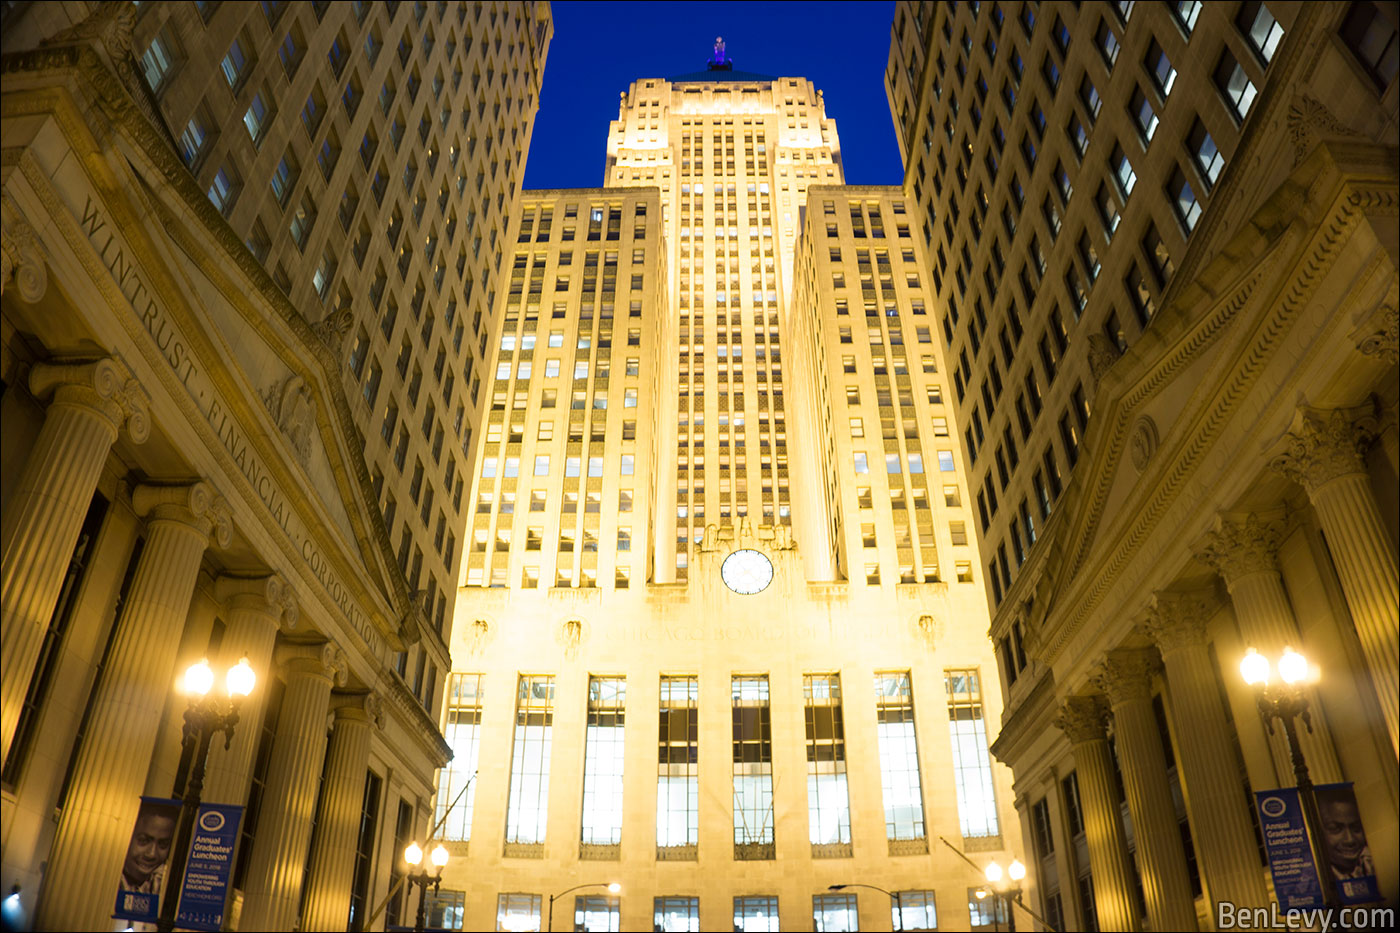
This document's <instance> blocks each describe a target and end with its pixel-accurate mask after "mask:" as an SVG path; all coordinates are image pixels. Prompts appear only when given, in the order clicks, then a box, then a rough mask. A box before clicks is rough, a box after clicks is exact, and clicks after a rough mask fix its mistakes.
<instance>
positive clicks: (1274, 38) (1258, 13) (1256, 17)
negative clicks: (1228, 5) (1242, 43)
mask: <svg viewBox="0 0 1400 933" xmlns="http://www.w3.org/2000/svg"><path fill="white" fill-rule="evenodd" d="M1235 22H1237V23H1238V24H1239V26H1240V29H1241V30H1243V31H1244V34H1245V35H1246V36H1247V37H1248V38H1249V44H1250V45H1252V46H1253V47H1254V51H1255V52H1257V53H1258V54H1259V57H1260V58H1262V59H1263V60H1264V61H1265V63H1267V62H1269V61H1271V60H1272V59H1273V57H1274V52H1275V51H1276V50H1277V49H1278V44H1279V43H1280V42H1281V41H1283V27H1282V26H1280V25H1279V24H1278V20H1276V19H1274V15H1273V14H1272V13H1270V12H1269V8H1268V6H1266V5H1265V4H1263V3H1260V2H1259V0H1251V2H1249V3H1244V4H1241V5H1240V11H1239V13H1238V14H1236V16H1235Z"/></svg>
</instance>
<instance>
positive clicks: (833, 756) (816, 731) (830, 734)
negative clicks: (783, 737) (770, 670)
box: [802, 674, 851, 846]
mask: <svg viewBox="0 0 1400 933" xmlns="http://www.w3.org/2000/svg"><path fill="white" fill-rule="evenodd" d="M802 694H803V699H804V700H805V711H804V712H805V718H806V723H807V831H808V838H809V839H810V840H811V843H812V845H814V846H822V845H850V843H851V798H850V792H849V789H848V787H847V783H846V733H845V726H844V718H843V717H842V715H841V677H840V675H839V674H804V675H803V677H802Z"/></svg>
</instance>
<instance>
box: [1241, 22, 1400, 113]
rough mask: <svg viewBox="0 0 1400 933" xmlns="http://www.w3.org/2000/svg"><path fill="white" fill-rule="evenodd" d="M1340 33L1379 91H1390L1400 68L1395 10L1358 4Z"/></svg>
mask: <svg viewBox="0 0 1400 933" xmlns="http://www.w3.org/2000/svg"><path fill="white" fill-rule="evenodd" d="M1247 5H1248V4H1246V6H1247ZM1338 32H1339V33H1340V35H1341V37H1342V41H1343V42H1345V43H1346V46H1347V48H1348V49H1350V50H1351V53H1352V55H1354V56H1356V60H1357V61H1358V62H1359V63H1360V64H1361V67H1363V68H1365V69H1366V74H1367V75H1369V76H1370V78H1371V80H1372V81H1374V82H1375V84H1376V87H1377V88H1378V89H1379V90H1381V91H1384V90H1385V89H1386V88H1388V87H1390V83H1391V82H1392V81H1394V80H1395V74H1396V70H1397V66H1400V47H1398V46H1397V42H1396V39H1397V30H1396V22H1395V10H1394V9H1393V7H1391V8H1389V9H1387V8H1386V7H1384V6H1382V5H1381V4H1379V3H1374V2H1372V0H1356V2H1355V3H1352V5H1351V7H1350V8H1349V9H1348V10H1347V15H1346V18H1345V19H1343V20H1342V26H1341V29H1339V30H1338Z"/></svg>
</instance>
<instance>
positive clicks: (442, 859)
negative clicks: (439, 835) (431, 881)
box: [432, 843, 447, 870]
mask: <svg viewBox="0 0 1400 933" xmlns="http://www.w3.org/2000/svg"><path fill="white" fill-rule="evenodd" d="M432 858H433V865H434V867H436V868H437V869H439V870H441V869H442V867H443V866H444V865H446V864H447V849H446V847H444V846H443V845H442V844H441V843H438V845H437V846H436V847H435V848H434V849H433V855H432Z"/></svg>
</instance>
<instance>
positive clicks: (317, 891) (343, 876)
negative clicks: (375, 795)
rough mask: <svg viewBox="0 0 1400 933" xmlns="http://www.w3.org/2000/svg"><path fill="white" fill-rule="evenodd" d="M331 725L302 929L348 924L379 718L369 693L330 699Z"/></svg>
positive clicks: (375, 700) (330, 927)
mask: <svg viewBox="0 0 1400 933" xmlns="http://www.w3.org/2000/svg"><path fill="white" fill-rule="evenodd" d="M332 705H333V706H334V707H335V725H334V727H333V728H332V730H331V741H330V750H329V751H328V752H327V753H326V778H325V785H324V787H323V788H322V790H321V812H320V818H319V819H318V820H317V823H316V825H317V829H316V844H315V846H314V847H313V848H312V850H311V871H310V873H309V875H308V877H307V880H306V883H307V885H308V891H307V895H306V910H305V911H304V912H303V915H302V920H301V928H302V929H303V930H339V929H341V928H343V927H345V926H346V924H348V923H349V918H350V888H351V886H352V885H353V884H354V880H355V846H356V843H357V842H358V841H359V835H360V811H361V808H362V806H363V805H364V795H365V771H366V769H367V768H368V767H369V742H370V726H371V724H372V723H374V722H375V721H377V720H378V718H379V700H378V698H377V697H375V696H373V695H372V694H357V695H353V696H340V697H336V698H335V699H334V700H333V701H332Z"/></svg>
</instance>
